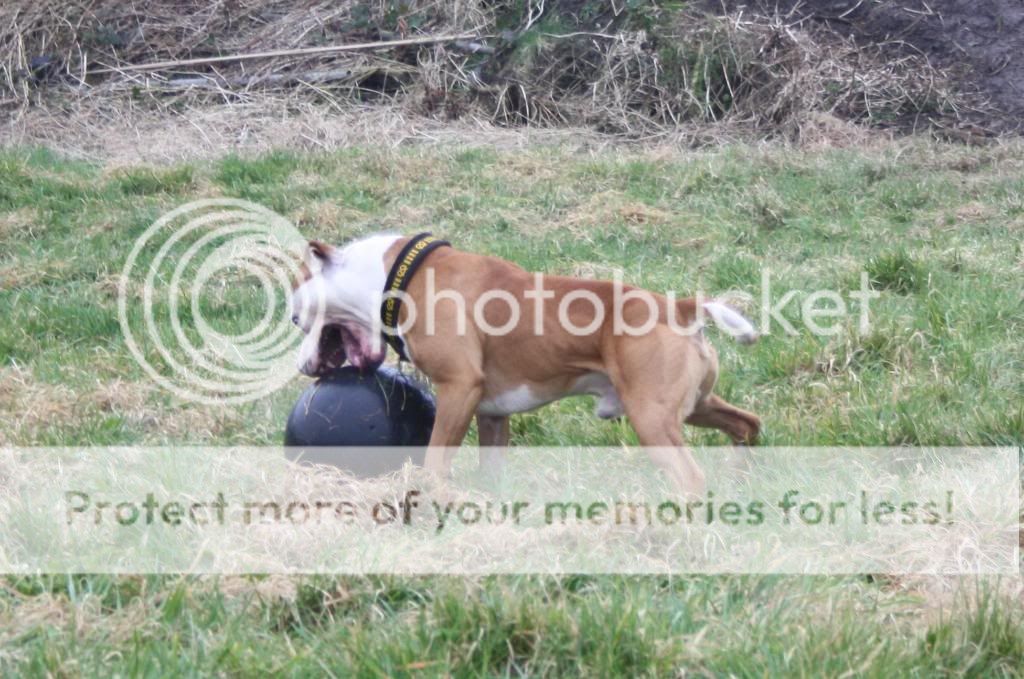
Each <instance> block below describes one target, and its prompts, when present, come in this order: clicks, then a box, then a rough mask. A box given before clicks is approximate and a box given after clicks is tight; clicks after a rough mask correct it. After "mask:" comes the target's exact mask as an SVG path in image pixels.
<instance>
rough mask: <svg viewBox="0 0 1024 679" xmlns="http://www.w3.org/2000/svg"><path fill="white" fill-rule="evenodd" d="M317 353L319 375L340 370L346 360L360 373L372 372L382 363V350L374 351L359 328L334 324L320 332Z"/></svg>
mask: <svg viewBox="0 0 1024 679" xmlns="http://www.w3.org/2000/svg"><path fill="white" fill-rule="evenodd" d="M318 353H319V357H320V360H319V362H318V366H319V368H318V370H317V373H318V374H320V375H323V374H325V373H328V372H331V371H332V370H336V369H338V368H340V367H341V366H343V365H344V364H345V361H346V359H347V360H348V362H349V363H351V364H352V365H353V366H355V367H356V368H358V369H359V370H360V371H361V372H373V371H374V370H376V369H377V367H378V366H379V365H380V364H381V363H382V362H383V361H384V351H383V349H377V350H376V351H375V350H374V347H373V345H372V343H371V342H370V337H369V336H368V335H367V334H366V333H365V332H364V331H363V330H362V329H361V328H356V327H349V326H346V325H341V324H336V323H332V324H330V325H325V326H324V327H323V330H321V332H320V345H319V348H318Z"/></svg>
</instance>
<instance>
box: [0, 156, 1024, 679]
mask: <svg viewBox="0 0 1024 679" xmlns="http://www.w3.org/2000/svg"><path fill="white" fill-rule="evenodd" d="M898 151H899V152H897V149H895V148H892V147H888V146H885V147H882V148H879V149H875V150H871V149H868V150H829V151H818V152H809V151H795V150H792V149H763V148H756V149H755V148H752V147H744V146H737V147H730V148H726V149H723V150H720V151H715V152H686V153H677V154H675V155H666V154H664V153H662V154H658V155H653V154H650V155H648V154H644V153H643V152H639V151H636V152H625V151H622V150H617V151H605V152H600V153H593V154H589V155H582V154H580V155H574V154H572V153H569V152H568V151H560V150H552V149H537V150H518V151H514V152H512V151H509V152H499V151H494V150H490V149H468V150H466V149H461V150H460V149H447V148H441V149H411V150H406V151H402V152H395V153H384V152H381V151H376V150H370V149H353V150H346V151H343V152H338V153H333V154H321V155H300V154H295V153H286V152H276V153H272V154H268V155H265V156H261V157H255V158H250V157H238V156H229V157H225V158H221V159H216V160H212V161H208V162H201V163H193V164H191V165H187V166H186V165H181V166H175V167H159V168H150V167H134V168H122V169H119V170H113V171H110V170H107V169H105V168H103V167H101V166H99V165H92V164H89V163H83V162H77V161H68V160H66V159H63V158H61V157H60V156H58V155H56V154H53V153H50V152H47V151H42V150H7V151H3V152H0V317H2V318H4V322H3V323H2V324H0V416H2V420H0V443H5V444H16V445H51V444H61V445H64V444H68V445H84V444H115V443H117V444H137V443H167V442H171V443H225V444H229V443H230V444H240V443H244V444H276V443H277V442H279V441H280V440H281V435H282V428H283V423H284V416H285V414H286V413H287V410H288V408H289V407H290V405H291V403H292V402H293V401H294V398H295V395H296V394H297V392H298V390H300V389H301V388H302V387H303V386H304V382H303V380H302V379H300V378H297V379H296V380H295V381H294V382H293V383H291V384H290V385H289V387H288V388H286V389H285V390H282V391H281V392H280V393H277V394H275V395H273V396H271V397H268V398H266V399H264V400H262V401H258V402H255V403H251V404H247V405H243V406H238V407H220V408H209V407H200V406H192V405H189V404H182V403H178V402H176V401H175V400H174V399H173V398H172V397H170V396H168V395H167V394H165V393H163V392H161V391H160V390H159V389H156V388H154V387H153V386H152V385H151V383H150V382H149V381H148V379H147V378H146V376H145V375H144V374H143V372H142V371H141V369H140V368H139V367H138V366H137V365H136V364H135V362H134V361H133V360H132V358H131V356H130V354H129V353H128V350H127V348H126V346H125V344H124V341H123V339H122V338H121V333H120V328H119V326H118V322H117V315H116V303H117V299H116V276H117V274H118V273H119V272H120V268H121V265H122V263H123V262H124V260H125V258H126V257H127V255H128V253H129V251H130V249H131V247H132V243H133V241H134V239H135V238H137V237H138V236H139V235H140V234H141V233H142V232H143V231H144V230H145V228H146V227H147V226H148V225H149V224H150V223H152V221H153V220H154V219H156V218H157V217H158V216H159V215H161V214H162V213H164V212H166V211H167V210H170V209H172V208H174V207H176V206H178V205H180V204H182V203H184V202H186V201H188V200H193V199H196V198H200V197H213V196H231V197H242V198H246V199H249V200H253V201H256V202H259V203H261V204H263V205H265V206H267V207H269V208H272V209H274V210H277V211H279V212H281V213H282V214H284V215H285V216H287V217H288V218H289V219H291V220H292V221H293V222H294V223H296V224H297V225H298V226H299V228H300V229H302V230H303V232H304V233H306V234H308V235H309V236H310V237H316V238H320V239H323V240H327V241H331V242H343V241H345V240H346V239H349V238H351V237H353V236H357V235H360V234H365V233H369V232H372V231H376V230H382V229H390V230H399V231H404V232H408V233H411V232H414V231H417V230H422V229H428V228H429V229H430V230H432V231H434V232H435V233H438V234H443V235H444V236H445V237H447V238H448V239H449V240H451V241H453V242H454V243H455V244H456V245H457V246H459V247H461V248H464V249H467V250H475V251H480V252H487V253H492V254H495V255H499V256H502V257H506V258H509V259H512V260H514V261H516V262H518V263H520V264H522V265H523V266H525V267H527V268H529V269H535V270H544V271H548V272H553V273H575V272H592V273H594V274H595V275H610V272H611V271H612V270H615V269H620V270H622V271H623V273H624V275H625V277H626V279H627V280H630V281H633V282H636V283H639V284H642V285H644V286H646V287H648V288H651V289H655V290H668V289H672V290H676V291H679V292H681V293H685V292H688V291H693V290H695V289H697V288H702V289H704V290H706V291H707V292H709V293H713V294H719V293H724V292H727V291H733V292H745V293H749V294H751V295H754V296H755V297H757V296H758V295H759V294H760V284H761V271H762V270H763V269H764V268H765V267H767V268H768V269H770V271H771V277H772V278H771V280H772V286H773V290H775V291H776V292H775V293H774V296H775V297H776V299H778V297H779V296H781V294H782V293H783V292H785V291H786V290H790V289H793V290H799V291H801V292H800V293H799V294H798V295H797V297H796V300H795V301H794V302H793V303H791V304H790V306H789V307H788V309H789V311H787V312H786V316H787V317H788V318H792V317H793V314H794V311H793V310H795V309H796V308H798V306H799V304H800V303H801V301H802V300H803V299H804V298H805V297H806V295H807V294H809V293H810V292H811V291H813V290H816V289H821V288H827V289H835V290H837V291H840V292H841V293H843V294H844V295H845V294H846V293H848V292H849V291H851V290H854V289H856V288H857V286H858V285H859V280H860V274H861V272H866V273H867V274H868V277H869V279H870V281H871V285H872V287H873V288H874V289H875V290H877V291H878V292H879V293H880V295H881V296H880V298H879V299H877V300H876V301H874V302H873V304H872V309H873V313H872V316H871V327H870V329H869V331H868V332H867V333H865V334H863V335H861V334H858V333H857V332H856V324H855V322H854V321H850V322H849V323H847V324H846V326H844V328H843V332H842V333H840V334H838V335H835V336H832V337H815V336H813V335H812V334H810V333H809V332H806V331H803V330H802V331H800V332H799V333H798V334H796V335H794V336H790V335H786V334H785V333H782V332H781V331H780V329H779V328H774V332H772V333H771V334H769V335H767V336H765V337H764V338H763V339H762V341H761V342H759V343H758V344H757V345H755V346H753V347H749V348H744V347H737V346H735V345H733V344H732V343H731V342H728V341H726V339H725V338H724V337H722V336H718V335H716V336H715V337H713V341H714V342H715V344H716V346H717V348H718V350H719V353H720V357H721V363H722V376H721V379H720V383H719V391H720V392H721V393H722V394H723V396H725V397H726V398H728V399H729V400H731V401H734V402H736V403H737V404H739V405H741V406H743V407H747V408H749V409H751V410H754V411H755V412H758V413H759V414H761V415H762V417H763V419H764V422H765V431H764V442H765V443H768V444H774V445H818V444H849V445H903V444H908V445H915V444H929V445H930V444H944V445H959V444H969V445H989V444H1009V445H1021V444H1024V363H1022V358H1021V357H1022V356H1024V333H1022V330H1024V294H1022V290H1024V284H1022V283H1021V281H1022V280H1024V250H1022V236H1024V207H1022V206H1024V198H1022V197H1024V179H1022V177H1024V173H1022V170H1024V162H1022V161H1021V160H1020V158H1021V155H1020V153H1019V149H1015V148H1014V147H1010V148H1007V149H982V150H978V149H959V148H953V147H947V146H937V145H930V144H926V143H923V142H911V143H905V144H904V146H903V148H901V149H899V150H898ZM894 158H898V161H897V160H894ZM965 168H966V169H965ZM259 299H261V297H260V296H252V297H247V296H245V295H244V294H243V295H239V296H238V297H231V298H230V299H228V302H230V306H231V308H230V309H228V308H227V307H225V308H224V316H225V317H226V318H225V320H224V322H225V323H226V324H227V325H228V326H230V325H231V324H233V323H234V324H238V325H239V326H244V324H245V323H246V322H251V321H252V320H253V319H255V318H258V316H259V314H258V313H257V312H258V311H259V309H258V307H257V304H258V301H259ZM592 406H593V404H592V402H590V400H589V399H585V398H581V399H577V400H568V401H564V402H561V403H559V404H556V405H553V406H550V407H548V408H545V409H543V410H541V411H539V412H536V413H531V414H527V415H524V416H521V417H518V418H515V419H514V420H513V441H514V443H516V444H522V445H558V444H567V443H587V444H594V445H617V444H621V443H633V442H635V437H634V435H633V434H632V432H631V431H630V429H629V428H628V426H627V425H624V424H622V423H615V422H603V421H598V420H596V419H595V418H594V417H593V416H592V415H591V412H592ZM689 434H690V437H691V440H692V441H694V442H695V443H699V444H720V443H724V441H723V439H722V438H721V436H720V435H719V434H717V433H714V432H707V431H696V430H691V431H690V432H689ZM1005 584H1006V583H1002V584H1000V583H992V582H980V583H979V582H974V581H972V582H965V583H960V585H956V586H954V585H953V584H951V583H948V582H947V583H939V582H933V581H929V580H927V579H925V578H918V579H906V580H899V579H882V580H877V579H871V578H853V577H851V578H793V577H679V578H627V577H567V578H559V579H551V578H512V577H493V578H482V579H455V578H354V577H338V578H295V579H288V578H280V577H276V576H274V577H265V578H260V577H252V578H221V579H214V578H184V579H181V578H162V577H147V578H114V577H102V576H89V577H65V576H59V577H58V576H53V577H37V578H8V579H7V580H6V581H5V583H4V584H3V585H2V586H0V671H3V672H4V673H5V674H6V673H12V674H13V673H30V674H35V675H61V676H77V675H95V674H120V675H154V676H156V675H164V674H169V673H182V674H211V673H219V674H225V675H241V676H248V675H252V674H256V673H263V672H266V671H277V672H281V673H286V674H289V675H296V676H298V675H308V674H311V673H314V672H316V673H320V672H323V671H325V670H329V671H331V672H333V673H334V674H337V675H372V676H375V675H389V676H390V675H395V674H397V675H414V674H415V675H422V674H425V675H428V676H437V675H443V674H446V673H450V674H453V675H458V676H477V675H479V674H495V675H506V674H529V675H537V674H545V675H559V676H564V675H576V674H585V675H592V676H610V675H617V674H625V675H651V676H665V675H671V674H674V673H676V672H678V671H680V670H681V669H683V668H686V669H687V670H688V671H690V672H694V673H698V674H708V675H722V676H726V675H737V676H764V675H776V674H797V675H818V674H826V675H831V676H838V675H841V674H843V673H846V672H853V673H856V674H866V675H874V676H883V675H884V676H891V675H894V674H895V675H908V674H914V675H919V676H935V675H958V676H959V675H965V676H1014V675H1016V676H1019V675H1020V674H1021V670H1020V667H1021V666H1022V663H1024V632H1022V631H1021V630H1022V623H1024V620H1022V619H1021V614H1020V612H1019V608H1020V602H1019V594H1018V595H1017V597H1018V598H1017V599H1016V601H1014V600H1013V599H1012V598H1008V597H1007V596H1006V594H1005V592H1004V590H1005V589H1007V588H1006V587H1005V586H1002V585H1005ZM944 588H945V589H948V588H951V589H952V590H954V591H956V592H959V594H957V595H956V596H953V595H947V594H943V593H942V592H943V590H944Z"/></svg>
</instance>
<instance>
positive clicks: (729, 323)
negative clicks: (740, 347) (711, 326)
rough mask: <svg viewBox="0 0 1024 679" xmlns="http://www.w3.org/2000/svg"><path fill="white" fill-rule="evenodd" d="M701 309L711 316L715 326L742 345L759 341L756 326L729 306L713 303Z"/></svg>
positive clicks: (705, 303)
mask: <svg viewBox="0 0 1024 679" xmlns="http://www.w3.org/2000/svg"><path fill="white" fill-rule="evenodd" d="M701 307H703V309H704V311H706V312H707V313H708V314H709V315H710V316H711V318H712V320H714V322H715V325H717V326H718V327H719V328H721V329H722V330H725V331H726V332H727V333H729V334H730V335H732V336H733V337H734V338H735V339H736V341H737V342H739V343H740V344H753V343H754V342H756V341H757V330H755V329H754V324H753V323H751V322H750V321H748V320H747V319H746V318H744V316H743V314H741V313H740V312H738V311H736V310H735V309H733V308H732V307H731V306H729V305H728V304H723V303H722V302H715V301H711V302H704V303H703V304H701Z"/></svg>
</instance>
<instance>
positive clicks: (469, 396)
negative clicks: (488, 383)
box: [423, 381, 483, 479]
mask: <svg viewBox="0 0 1024 679" xmlns="http://www.w3.org/2000/svg"><path fill="white" fill-rule="evenodd" d="M481 396H483V385H482V383H481V382H480V381H471V382H468V381H467V382H444V383H441V384H439V385H437V415H436V417H435V418H434V430H433V432H431V434H430V444H429V446H428V447H427V456H426V459H425V460H424V461H423V466H424V468H425V469H426V470H427V471H428V472H431V473H432V474H434V475H436V476H437V477H439V478H441V479H447V478H448V477H449V476H450V475H451V472H452V458H453V457H454V456H455V451H456V450H457V449H458V447H459V446H460V445H461V444H462V439H464V438H465V437H466V430H468V429H469V423H470V420H472V419H473V413H475V412H476V409H477V406H478V405H479V404H480V398H481Z"/></svg>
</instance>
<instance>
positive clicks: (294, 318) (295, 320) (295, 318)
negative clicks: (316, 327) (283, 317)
mask: <svg viewBox="0 0 1024 679" xmlns="http://www.w3.org/2000/svg"><path fill="white" fill-rule="evenodd" d="M292 323H294V324H295V325H298V324H299V317H298V316H292Z"/></svg>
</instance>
